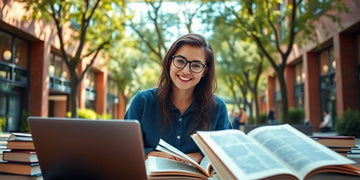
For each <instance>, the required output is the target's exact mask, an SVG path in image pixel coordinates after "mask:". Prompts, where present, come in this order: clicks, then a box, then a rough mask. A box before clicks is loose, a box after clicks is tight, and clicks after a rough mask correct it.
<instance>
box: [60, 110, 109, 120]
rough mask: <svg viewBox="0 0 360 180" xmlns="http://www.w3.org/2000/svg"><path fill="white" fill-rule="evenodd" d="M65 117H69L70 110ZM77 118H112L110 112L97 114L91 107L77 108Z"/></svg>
mask: <svg viewBox="0 0 360 180" xmlns="http://www.w3.org/2000/svg"><path fill="white" fill-rule="evenodd" d="M66 117H68V118H69V117H71V112H67V113H66ZM78 118H83V119H112V118H113V117H112V115H111V114H106V113H105V114H97V113H96V112H95V111H94V110H92V109H78Z"/></svg>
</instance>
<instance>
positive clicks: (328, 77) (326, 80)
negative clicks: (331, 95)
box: [320, 47, 336, 89]
mask: <svg viewBox="0 0 360 180" xmlns="http://www.w3.org/2000/svg"><path fill="white" fill-rule="evenodd" d="M335 68H336V62H335V59H334V49H333V47H330V48H327V49H325V50H324V51H322V52H321V53H320V86H321V89H326V88H329V87H332V86H335Z"/></svg>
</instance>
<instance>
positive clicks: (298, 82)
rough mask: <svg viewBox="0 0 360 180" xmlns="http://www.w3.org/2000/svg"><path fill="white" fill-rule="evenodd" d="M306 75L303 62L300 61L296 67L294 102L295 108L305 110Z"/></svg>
mask: <svg viewBox="0 0 360 180" xmlns="http://www.w3.org/2000/svg"><path fill="white" fill-rule="evenodd" d="M305 76H306V75H305V73H304V70H303V62H302V61H300V62H299V63H297V64H296V65H295V66H294V82H295V83H294V102H295V107H298V108H304V81H305Z"/></svg>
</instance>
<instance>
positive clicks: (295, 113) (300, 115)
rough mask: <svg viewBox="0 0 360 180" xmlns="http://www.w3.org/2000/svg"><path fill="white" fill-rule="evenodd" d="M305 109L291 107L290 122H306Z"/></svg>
mask: <svg viewBox="0 0 360 180" xmlns="http://www.w3.org/2000/svg"><path fill="white" fill-rule="evenodd" d="M304 118H305V111H304V109H303V108H290V109H289V119H288V121H287V122H288V123H289V124H304Z"/></svg>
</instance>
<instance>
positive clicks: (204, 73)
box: [125, 34, 231, 162]
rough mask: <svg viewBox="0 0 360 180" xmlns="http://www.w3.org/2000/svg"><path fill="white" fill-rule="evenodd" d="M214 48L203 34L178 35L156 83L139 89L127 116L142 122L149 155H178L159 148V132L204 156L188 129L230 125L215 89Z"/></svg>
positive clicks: (198, 157)
mask: <svg viewBox="0 0 360 180" xmlns="http://www.w3.org/2000/svg"><path fill="white" fill-rule="evenodd" d="M214 62H215V60H214V52H213V49H212V47H211V45H210V44H209V43H208V42H207V40H206V39H205V38H204V37H203V36H202V35H199V34H187V35H184V36H182V37H180V38H179V39H177V40H176V41H175V42H174V43H173V44H172V46H171V47H170V49H169V51H168V52H167V54H166V55H165V57H164V59H163V61H162V72H161V76H160V78H159V85H158V88H153V89H148V90H144V91H140V92H138V93H137V94H136V96H135V97H134V98H133V100H132V102H131V104H130V107H129V109H128V110H127V112H126V114H125V119H137V120H139V122H140V123H141V127H142V132H143V141H144V148H145V155H146V156H159V157H165V158H170V159H175V160H176V157H174V156H171V155H169V154H167V153H164V152H158V151H155V148H156V146H157V145H158V143H159V140H160V138H161V139H163V140H164V141H166V142H168V143H169V144H171V145H172V146H174V147H175V148H177V149H179V150H181V151H182V152H183V153H186V154H188V155H189V156H190V157H191V158H193V159H194V160H195V161H197V162H200V161H201V159H202V155H201V154H200V149H199V148H198V147H197V146H196V145H195V143H194V142H193V141H192V140H191V138H190V135H191V134H192V133H194V132H195V131H197V130H220V129H228V128H230V127H231V126H230V122H229V120H228V115H227V110H226V106H225V102H224V101H223V100H222V99H220V98H219V97H217V96H215V95H214V91H215V88H216V83H215V82H216V81H215V64H214Z"/></svg>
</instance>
